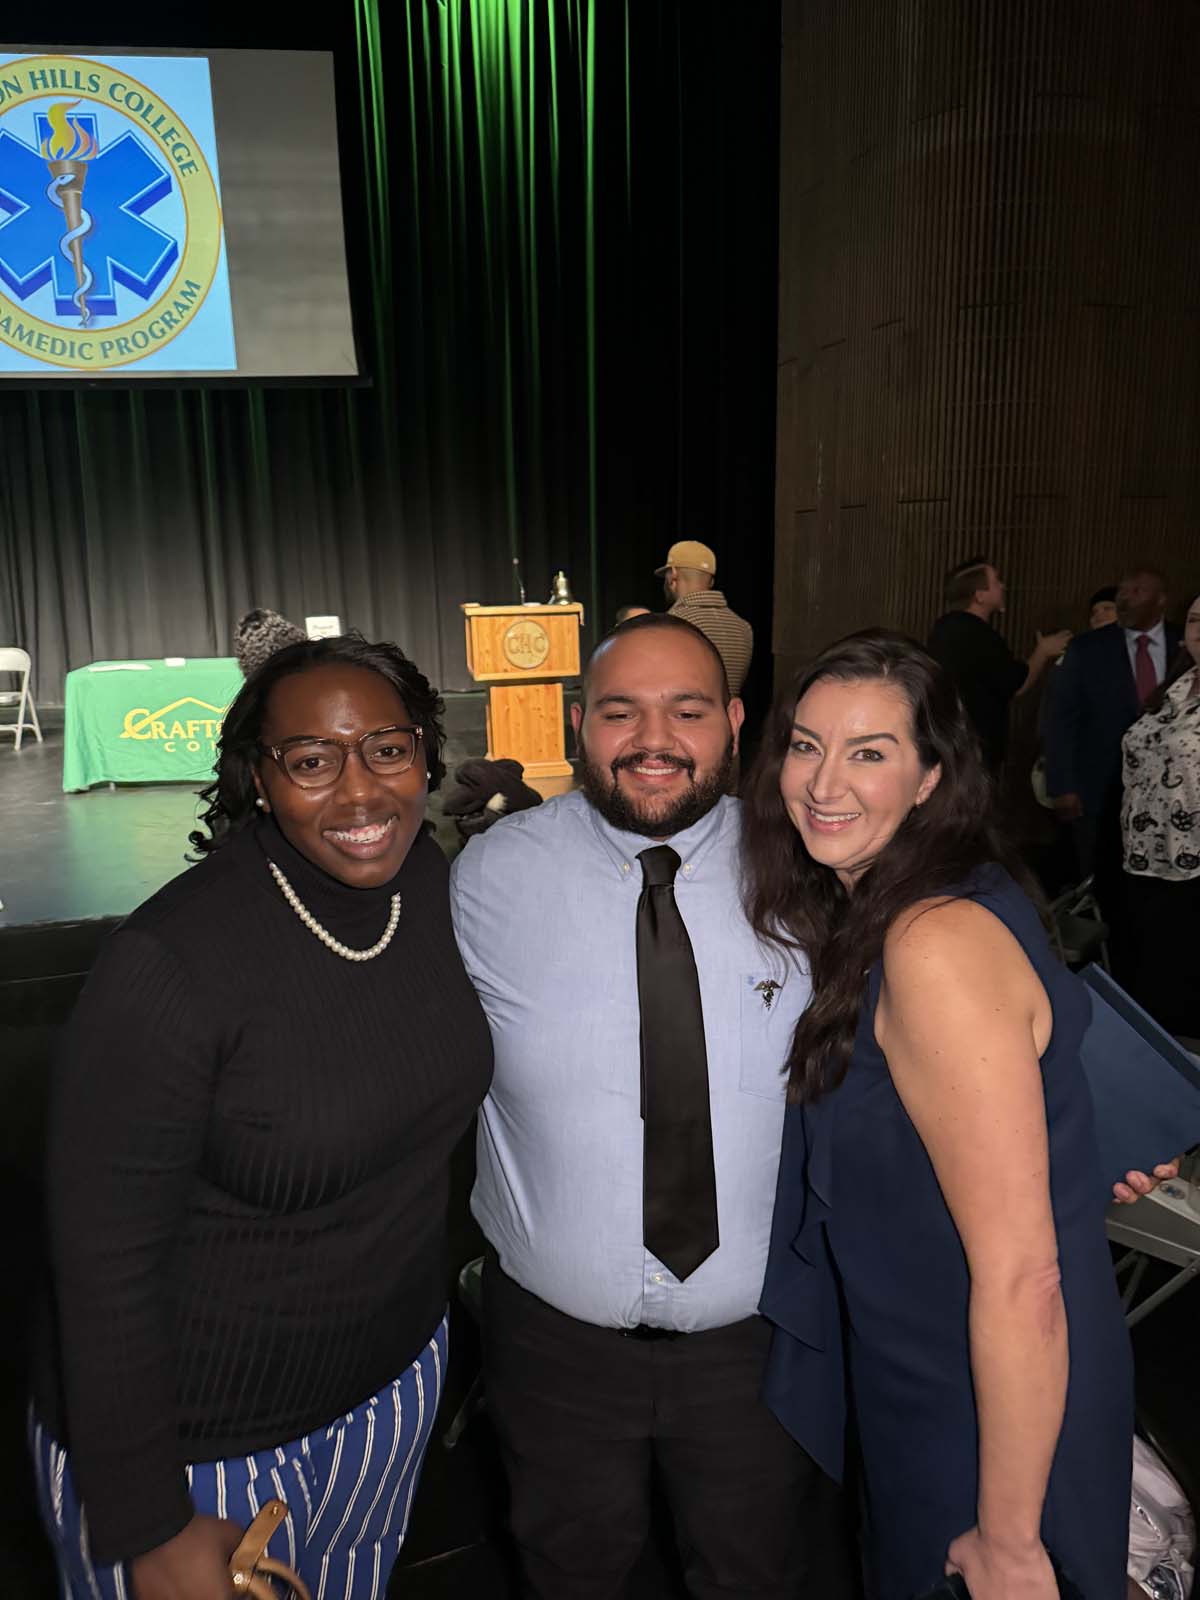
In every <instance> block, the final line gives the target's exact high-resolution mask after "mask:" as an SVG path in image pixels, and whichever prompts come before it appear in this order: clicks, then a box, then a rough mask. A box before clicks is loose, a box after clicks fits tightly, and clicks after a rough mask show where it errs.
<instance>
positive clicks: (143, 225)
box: [0, 56, 236, 371]
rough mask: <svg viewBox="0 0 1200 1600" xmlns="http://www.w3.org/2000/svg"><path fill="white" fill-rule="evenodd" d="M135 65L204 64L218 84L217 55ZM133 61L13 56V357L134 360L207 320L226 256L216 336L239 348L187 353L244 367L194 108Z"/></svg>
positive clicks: (9, 235)
mask: <svg viewBox="0 0 1200 1600" xmlns="http://www.w3.org/2000/svg"><path fill="white" fill-rule="evenodd" d="M131 64H132V63H131ZM136 65H137V66H138V67H139V68H140V69H142V70H143V71H145V70H147V69H152V68H153V67H155V66H169V67H170V68H171V69H172V70H173V71H174V72H175V73H176V74H177V75H178V73H179V71H180V68H181V66H187V67H189V68H195V67H196V66H197V65H199V66H203V67H204V68H205V74H204V89H205V90H206V91H207V87H208V85H207V64H206V63H197V62H195V61H188V62H186V63H181V62H180V61H179V60H175V59H168V60H166V61H157V60H155V59H151V58H137V60H136ZM123 66H124V63H122V65H121V67H117V68H114V66H113V65H112V64H111V62H110V61H109V60H107V59H106V60H92V59H87V58H82V57H69V56H52V57H26V58H19V59H17V60H15V61H8V62H4V63H2V64H0V355H3V354H4V350H3V348H2V347H4V346H7V347H8V349H9V350H12V351H14V352H16V353H17V355H18V356H20V357H23V358H25V359H24V361H23V362H22V363H21V365H22V367H24V368H27V369H31V370H36V368H37V367H38V366H39V365H45V366H49V367H51V368H74V369H78V370H80V371H105V370H109V369H112V368H119V367H128V366H133V365H135V364H136V363H138V362H139V361H143V360H145V359H146V358H148V357H149V356H150V355H151V354H152V353H153V352H155V351H160V350H162V349H164V347H165V346H167V345H170V344H171V343H172V341H174V340H176V339H177V338H178V337H179V336H180V335H181V334H182V333H184V332H185V330H188V329H189V328H195V327H196V325H197V321H198V318H199V316H200V313H201V310H202V308H203V307H204V305H205V302H206V300H207V298H208V295H209V292H210V290H211V289H212V288H213V284H214V280H215V279H216V278H217V276H218V268H219V267H220V268H221V269H222V271H221V274H220V275H221V279H222V286H223V290H224V302H225V304H224V311H225V314H226V320H227V321H228V324H229V325H228V338H227V340H223V339H220V338H218V340H217V341H216V343H217V345H218V347H219V348H220V350H221V351H224V350H225V349H226V347H227V351H228V353H227V354H223V355H222V357H221V359H218V360H217V361H216V362H211V363H210V362H207V361H205V360H204V359H203V356H201V359H200V360H196V359H195V352H194V351H193V355H192V357H191V358H189V360H188V361H187V363H186V365H187V366H189V367H191V366H207V365H214V366H222V367H227V366H232V365H235V364H236V363H235V359H234V358H233V357H232V321H231V318H230V317H229V315H228V277H227V271H225V270H224V268H225V264H224V259H223V235H222V221H221V210H220V203H219V198H218V191H217V184H216V180H215V177H214V173H213V171H212V165H211V164H210V162H209V161H208V160H207V159H206V157H205V153H204V150H203V149H202V146H201V141H200V139H199V138H197V136H196V135H195V133H193V132H192V131H191V129H190V128H189V127H188V126H187V124H186V123H185V122H184V120H183V118H182V116H180V115H179V114H177V113H176V111H175V110H173V109H172V107H171V105H169V104H168V103H167V102H166V100H165V99H164V97H163V96H162V94H161V93H156V92H154V91H152V90H151V89H150V88H148V87H147V86H146V84H145V83H143V82H142V81H141V80H140V79H137V78H134V77H133V75H132V74H131V73H129V72H126V71H124V70H123ZM209 117H210V119H211V103H210V105H209ZM212 154H213V158H214V160H213V164H215V145H214V148H213V152H212ZM220 309H221V308H220V307H218V308H217V310H218V312H219V311H220ZM194 343H195V341H193V344H194ZM152 364H154V363H152ZM167 364H168V365H169V364H170V362H169V361H168V363H167ZM14 365H16V363H15V362H14V361H13V360H12V359H11V358H9V359H7V360H5V362H4V366H5V368H6V370H9V371H11V370H13V368H14ZM157 365H159V366H162V365H163V362H162V361H161V360H160V361H159V362H158V363H157Z"/></svg>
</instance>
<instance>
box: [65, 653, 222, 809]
mask: <svg viewBox="0 0 1200 1600" xmlns="http://www.w3.org/2000/svg"><path fill="white" fill-rule="evenodd" d="M115 666H119V667H120V669H121V670H103V669H106V668H111V667H115ZM98 669H100V670H98ZM241 685H242V674H241V672H240V670H239V668H238V664H237V662H236V661H234V660H232V659H221V660H214V661H186V662H185V663H184V664H183V666H181V667H168V666H166V665H165V664H164V663H163V662H161V661H140V662H121V663H119V664H118V663H110V662H96V663H95V664H94V665H93V666H90V667H80V668H79V669H78V670H77V671H75V672H68V674H67V695H66V724H65V728H64V743H65V749H64V752H63V788H64V789H65V790H66V791H67V792H68V793H70V791H71V790H73V789H88V788H90V787H91V785H92V784H94V783H205V782H207V781H208V780H209V779H210V778H211V777H212V775H213V765H214V762H215V760H216V741H217V737H218V735H219V734H220V731H221V719H222V718H223V716H224V714H225V711H226V709H227V708H228V706H229V703H230V701H231V700H232V699H233V697H234V696H235V695H236V694H237V692H238V690H239V689H240V688H241Z"/></svg>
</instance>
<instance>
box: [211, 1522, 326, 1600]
mask: <svg viewBox="0 0 1200 1600" xmlns="http://www.w3.org/2000/svg"><path fill="white" fill-rule="evenodd" d="M287 1514H288V1508H287V1503H286V1502H285V1501H283V1500H268V1501H267V1503H266V1504H265V1505H264V1506H263V1508H262V1510H261V1511H260V1512H259V1513H258V1515H257V1516H256V1517H255V1519H254V1521H253V1522H252V1523H251V1524H250V1526H249V1527H248V1528H247V1529H246V1531H245V1533H244V1534H243V1535H242V1541H241V1543H240V1544H239V1545H238V1547H237V1549H236V1550H235V1551H234V1552H233V1555H232V1556H231V1558H230V1561H229V1576H230V1577H231V1579H232V1580H233V1592H234V1594H235V1595H253V1596H254V1597H255V1600H277V1596H276V1594H275V1590H274V1589H273V1588H272V1587H271V1583H270V1580H269V1579H268V1578H266V1577H263V1576H261V1574H263V1573H270V1575H271V1577H275V1578H279V1579H281V1580H282V1581H283V1582H284V1583H286V1584H287V1585H288V1587H289V1588H290V1589H293V1590H294V1591H295V1593H296V1594H297V1596H298V1597H299V1600H311V1596H310V1595H309V1592H308V1590H307V1588H306V1587H305V1584H304V1580H303V1579H302V1578H301V1577H300V1575H299V1573H297V1572H293V1570H292V1569H291V1567H289V1566H285V1565H284V1563H283V1562H282V1561H273V1560H272V1559H271V1558H270V1556H268V1555H267V1553H266V1551H267V1546H268V1544H270V1542H271V1535H272V1534H273V1533H274V1532H275V1530H276V1528H278V1527H279V1524H280V1523H281V1522H282V1521H283V1520H284V1518H285V1517H286V1516H287Z"/></svg>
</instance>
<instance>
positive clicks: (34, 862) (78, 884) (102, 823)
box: [0, 694, 486, 931]
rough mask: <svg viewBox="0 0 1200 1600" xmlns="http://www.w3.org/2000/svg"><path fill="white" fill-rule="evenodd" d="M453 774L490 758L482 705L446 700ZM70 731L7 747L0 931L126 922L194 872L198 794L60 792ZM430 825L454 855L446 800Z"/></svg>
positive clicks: (174, 789) (166, 786)
mask: <svg viewBox="0 0 1200 1600" xmlns="http://www.w3.org/2000/svg"><path fill="white" fill-rule="evenodd" d="M446 736H447V737H446V752H445V754H446V765H447V768H448V769H449V770H451V771H452V770H453V769H454V767H456V766H457V765H458V764H459V763H460V762H462V761H466V760H468V759H469V758H470V757H472V756H481V755H483V754H484V752H485V749H486V737H485V733H484V697H483V696H482V695H481V694H463V695H453V696H448V697H447V701H446ZM62 760H63V738H62V730H61V728H59V729H58V730H53V731H49V730H48V731H47V733H46V741H45V743H44V744H37V743H35V742H33V741H32V740H31V741H29V742H27V743H25V744H23V745H22V747H21V749H20V750H16V751H14V750H13V749H12V748H11V746H10V744H9V743H8V741H6V742H5V744H4V745H3V746H0V794H2V795H3V807H4V809H3V822H4V825H3V828H2V829H0V901H2V902H3V905H4V909H3V911H0V931H6V930H10V929H14V928H32V927H35V926H43V927H44V926H45V925H46V924H75V923H83V922H95V921H103V920H107V919H112V918H117V917H124V916H127V915H128V914H129V912H131V911H132V910H133V909H134V907H135V906H138V905H140V904H141V903H142V901H143V900H145V899H146V898H147V897H148V896H149V895H152V894H153V893H154V892H155V890H157V889H160V888H161V887H162V885H163V884H164V883H167V882H169V881H170V880H171V879H172V878H173V877H176V876H177V875H178V874H179V873H181V872H183V871H184V869H185V868H186V867H187V865H188V863H187V859H186V857H187V851H188V834H189V833H190V832H191V831H192V829H193V828H194V827H195V826H196V811H197V803H198V795H199V789H198V788H194V787H192V786H191V785H188V784H176V783H154V784H137V785H123V786H120V787H118V788H116V789H110V788H108V787H107V786H101V787H99V788H95V789H90V790H88V791H87V793H85V794H63V792H62ZM429 815H430V818H431V820H432V821H433V823H434V826H435V828H436V830H437V834H438V839H439V842H440V843H441V845H442V847H443V849H445V850H446V852H447V854H450V855H453V854H454V853H456V852H457V849H458V835H457V833H456V832H455V829H454V826H453V824H452V823H450V822H448V821H447V820H446V819H445V818H444V817H443V816H442V812H441V808H440V806H439V804H438V797H437V796H436V795H434V796H433V797H432V798H431V800H430V806H429Z"/></svg>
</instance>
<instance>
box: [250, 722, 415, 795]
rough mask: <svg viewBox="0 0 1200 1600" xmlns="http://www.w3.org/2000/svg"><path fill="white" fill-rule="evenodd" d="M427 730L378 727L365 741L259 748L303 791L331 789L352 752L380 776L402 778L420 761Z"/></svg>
mask: <svg viewBox="0 0 1200 1600" xmlns="http://www.w3.org/2000/svg"><path fill="white" fill-rule="evenodd" d="M424 731H425V730H424V729H423V728H406V727H401V726H400V725H397V726H396V727H394V728H376V730H375V731H374V733H364V734H363V736H362V738H361V739H305V738H298V739H285V740H284V741H283V743H282V744H278V745H275V744H264V745H260V746H259V749H260V750H261V751H262V753H263V755H265V756H271V757H272V759H273V760H274V761H275V762H276V763H277V765H278V766H279V768H280V770H281V771H282V772H284V773H286V774H287V776H288V777H289V778H290V779H291V780H292V782H293V783H294V784H298V785H299V787H300V788H301V789H327V788H328V787H329V786H330V784H333V783H336V782H337V781H338V779H339V778H340V777H341V775H342V770H343V768H344V767H345V765H346V756H347V754H348V753H349V752H350V751H351V750H357V752H358V758H359V760H360V761H361V762H362V764H363V766H364V767H366V769H367V771H368V772H373V773H374V774H375V775H376V777H379V778H398V777H399V776H400V775H401V773H404V772H407V771H408V769H409V768H410V767H411V766H412V764H413V762H414V761H415V760H416V759H417V746H418V745H419V744H420V742H421V736H422V734H423V733H424Z"/></svg>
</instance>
